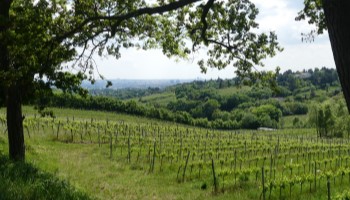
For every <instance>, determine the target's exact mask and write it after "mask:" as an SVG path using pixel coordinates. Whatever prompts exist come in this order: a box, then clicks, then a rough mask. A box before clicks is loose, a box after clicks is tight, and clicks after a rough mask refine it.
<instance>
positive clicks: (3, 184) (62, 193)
mask: <svg viewBox="0 0 350 200" xmlns="http://www.w3.org/2000/svg"><path fill="white" fill-rule="evenodd" d="M0 199H1V200H12V199H13V200H15V199H21V200H27V199H28V200H31V199H33V200H34V199H35V200H37V199H38V200H41V199H43V200H44V199H45V200H46V199H55V200H56V199H64V200H70V199H90V198H89V197H88V196H87V195H86V194H84V193H82V192H80V191H77V190H76V189H75V188H74V187H73V186H71V185H70V184H69V183H67V182H66V181H62V180H59V179H58V178H57V177H55V176H54V175H52V174H49V173H46V172H42V171H40V170H38V169H37V168H35V167H34V166H32V165H31V164H28V163H21V162H12V161H10V160H9V159H8V156H5V155H3V154H1V152H0Z"/></svg>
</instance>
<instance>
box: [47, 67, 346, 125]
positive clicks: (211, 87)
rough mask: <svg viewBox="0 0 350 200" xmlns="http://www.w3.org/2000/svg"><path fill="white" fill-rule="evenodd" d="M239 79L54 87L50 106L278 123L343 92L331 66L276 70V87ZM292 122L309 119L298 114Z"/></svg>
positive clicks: (190, 120)
mask: <svg viewBox="0 0 350 200" xmlns="http://www.w3.org/2000/svg"><path fill="white" fill-rule="evenodd" d="M240 82H241V81H240V80H239V79H226V80H223V79H217V80H209V81H207V80H204V81H194V82H191V83H185V84H179V85H175V86H171V87H167V88H165V89H163V90H161V89H159V88H148V89H123V90H111V89H103V90H92V91H90V94H91V95H90V96H88V97H87V98H81V97H77V96H72V95H64V94H63V93H57V94H56V95H55V97H54V98H52V99H51V100H49V105H50V106H57V107H70V108H80V109H89V110H105V111H112V112H122V113H127V114H133V115H140V116H145V117H149V118H156V119H161V120H167V121H174V122H178V123H184V124H189V125H194V126H200V127H206V128H216V129H240V128H244V129H256V128H258V127H270V128H282V127H283V126H284V122H283V120H281V119H282V116H290V115H305V114H307V113H308V111H309V108H310V106H311V105H313V104H315V103H322V102H324V101H326V100H327V99H328V98H330V97H334V96H337V95H341V94H340V92H341V88H340V85H339V81H338V76H337V72H336V70H335V69H328V68H325V67H323V68H321V69H317V68H316V69H315V70H311V69H310V70H307V71H306V70H304V71H301V72H300V71H298V72H292V71H291V70H288V71H286V72H284V73H281V74H279V75H278V76H277V79H276V83H277V86H275V87H266V86H262V85H261V84H259V83H258V82H255V83H253V84H252V85H250V86H244V85H242V84H241V83H240ZM294 123H295V124H296V126H308V124H306V123H303V122H300V120H299V121H298V120H296V122H294Z"/></svg>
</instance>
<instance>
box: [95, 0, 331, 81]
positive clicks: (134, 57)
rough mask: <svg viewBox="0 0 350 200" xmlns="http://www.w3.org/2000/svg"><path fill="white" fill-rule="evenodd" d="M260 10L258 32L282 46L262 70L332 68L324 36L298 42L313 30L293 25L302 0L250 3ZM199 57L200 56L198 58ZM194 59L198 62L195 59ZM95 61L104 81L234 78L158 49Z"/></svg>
mask: <svg viewBox="0 0 350 200" xmlns="http://www.w3.org/2000/svg"><path fill="white" fill-rule="evenodd" d="M252 2H253V3H255V4H256V5H257V7H258V8H259V10H260V14H259V16H258V19H257V20H258V22H259V24H260V29H259V31H264V32H266V31H276V33H277V36H278V41H279V42H280V44H281V46H282V47H284V49H285V50H284V51H283V52H282V53H278V54H277V55H276V56H275V57H274V58H269V59H267V60H266V61H265V64H266V66H267V67H266V68H265V69H269V70H273V69H274V68H275V67H276V66H280V67H281V68H282V71H285V70H287V69H293V70H302V69H309V68H315V67H322V66H326V67H334V66H335V65H334V61H333V56H332V51H331V47H330V44H329V39H328V35H327V34H325V35H322V36H319V37H317V38H316V40H315V42H314V43H302V42H301V33H306V32H309V31H310V30H312V29H313V28H314V27H312V26H310V25H309V24H308V23H307V22H306V21H303V22H297V21H295V20H294V19H295V17H296V16H297V13H298V12H299V11H300V10H301V9H302V8H303V0H252ZM199 56H201V55H199ZM196 59H199V58H198V57H196ZM96 60H98V65H99V66H100V67H99V70H100V72H101V73H102V74H103V75H104V76H105V77H107V78H110V79H112V78H126V79H195V78H205V79H211V78H213V79H216V78H218V77H221V78H232V77H234V71H235V69H234V68H233V67H228V68H227V69H224V70H220V71H219V70H217V69H208V72H207V74H201V73H200V68H199V67H198V66H197V64H196V61H180V62H175V60H174V59H169V58H167V57H165V56H164V55H163V54H162V53H161V51H159V50H151V51H147V52H146V51H137V50H134V49H129V50H125V51H123V52H122V58H121V59H119V60H115V59H114V58H109V59H108V60H106V59H104V60H100V59H99V58H96Z"/></svg>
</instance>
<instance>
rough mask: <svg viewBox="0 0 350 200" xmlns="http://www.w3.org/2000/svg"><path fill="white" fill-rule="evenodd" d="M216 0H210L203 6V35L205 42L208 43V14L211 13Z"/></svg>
mask: <svg viewBox="0 0 350 200" xmlns="http://www.w3.org/2000/svg"><path fill="white" fill-rule="evenodd" d="M214 1H215V0H209V1H208V2H207V3H206V4H205V5H204V7H203V13H202V16H201V22H202V24H203V29H202V33H201V37H202V39H203V40H204V43H205V44H206V45H208V42H209V41H208V38H207V36H206V31H207V29H208V22H207V15H208V13H209V10H210V8H211V7H212V6H213V5H214Z"/></svg>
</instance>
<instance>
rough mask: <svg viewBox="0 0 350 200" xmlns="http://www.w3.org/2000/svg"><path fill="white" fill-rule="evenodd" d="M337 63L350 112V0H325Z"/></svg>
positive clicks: (325, 9)
mask: <svg viewBox="0 0 350 200" xmlns="http://www.w3.org/2000/svg"><path fill="white" fill-rule="evenodd" d="M323 9H324V13H325V17H326V23H327V28H328V32H329V38H330V41H331V45H332V50H333V56H334V61H335V65H336V67H337V71H338V76H339V79H340V83H341V86H342V89H343V93H344V96H345V100H346V105H347V107H348V111H349V113H350V31H349V28H350V0H323Z"/></svg>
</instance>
